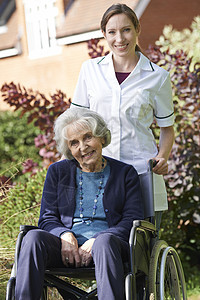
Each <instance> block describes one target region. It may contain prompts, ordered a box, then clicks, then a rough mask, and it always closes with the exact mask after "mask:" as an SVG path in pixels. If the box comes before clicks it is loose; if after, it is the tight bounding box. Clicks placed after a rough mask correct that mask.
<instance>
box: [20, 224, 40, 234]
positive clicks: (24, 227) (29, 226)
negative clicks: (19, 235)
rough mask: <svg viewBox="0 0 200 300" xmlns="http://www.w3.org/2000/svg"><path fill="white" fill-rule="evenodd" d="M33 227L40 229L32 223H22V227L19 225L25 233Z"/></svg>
mask: <svg viewBox="0 0 200 300" xmlns="http://www.w3.org/2000/svg"><path fill="white" fill-rule="evenodd" d="M32 229H38V227H37V226H32V225H20V227H19V230H20V231H23V232H25V233H27V232H28V231H29V230H32Z"/></svg>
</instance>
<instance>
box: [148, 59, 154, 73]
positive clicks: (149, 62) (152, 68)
mask: <svg viewBox="0 0 200 300" xmlns="http://www.w3.org/2000/svg"><path fill="white" fill-rule="evenodd" d="M149 64H150V66H151V68H152V71H153V72H154V71H155V70H154V68H153V65H152V62H151V61H150V62H149Z"/></svg>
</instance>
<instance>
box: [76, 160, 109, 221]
mask: <svg viewBox="0 0 200 300" xmlns="http://www.w3.org/2000/svg"><path fill="white" fill-rule="evenodd" d="M104 163H105V160H104V158H102V165H101V166H102V168H101V171H100V172H101V176H100V182H99V186H98V190H97V192H96V195H95V199H94V203H93V211H92V217H91V218H89V219H87V220H84V215H83V211H84V208H83V171H82V170H80V174H79V189H80V197H79V211H80V218H81V219H82V223H84V224H86V225H90V224H91V223H92V222H93V219H94V216H95V215H96V210H97V202H98V198H99V196H100V194H101V192H103V191H102V189H103V182H104V174H103V169H104Z"/></svg>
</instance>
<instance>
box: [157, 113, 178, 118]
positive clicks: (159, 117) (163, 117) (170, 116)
mask: <svg viewBox="0 0 200 300" xmlns="http://www.w3.org/2000/svg"><path fill="white" fill-rule="evenodd" d="M173 114H174V112H173V113H171V114H170V115H169V116H166V117H157V116H156V115H155V117H156V118H157V119H166V118H169V117H171V116H172V115H173Z"/></svg>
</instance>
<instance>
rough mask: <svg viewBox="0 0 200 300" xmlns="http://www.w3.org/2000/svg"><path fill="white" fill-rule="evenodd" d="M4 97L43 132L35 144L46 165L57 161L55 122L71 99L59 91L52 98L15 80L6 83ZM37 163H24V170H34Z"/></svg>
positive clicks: (3, 89)
mask: <svg viewBox="0 0 200 300" xmlns="http://www.w3.org/2000/svg"><path fill="white" fill-rule="evenodd" d="M1 92H2V97H3V99H4V101H5V102H7V104H9V105H10V106H11V107H14V108H15V109H14V110H15V111H16V110H20V112H21V117H22V116H23V115H24V114H27V115H28V123H30V122H34V125H35V126H37V127H39V128H40V130H41V131H42V133H41V134H40V135H38V137H37V138H35V146H36V147H37V148H39V149H40V152H39V153H40V155H41V156H42V158H43V161H44V165H49V164H50V163H51V162H53V161H55V160H56V159H57V158H58V157H59V154H58V153H57V150H56V145H55V141H54V139H53V137H54V134H53V124H54V121H55V119H56V118H57V117H58V116H59V115H60V114H61V113H62V112H64V111H65V110H66V109H68V108H69V106H70V101H71V100H70V99H67V97H66V95H65V94H64V93H63V92H61V91H57V92H56V93H55V94H53V95H50V99H47V97H46V96H45V95H44V94H41V93H39V92H38V91H36V92H35V91H33V90H32V89H26V88H25V87H22V86H21V85H20V84H18V85H16V84H14V83H13V82H11V83H9V84H4V85H3V86H2V88H1ZM34 168H35V164H34V163H33V162H32V163H31V160H29V161H28V162H27V163H25V165H24V171H23V172H26V171H27V172H28V171H29V172H30V171H33V169H34Z"/></svg>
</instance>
